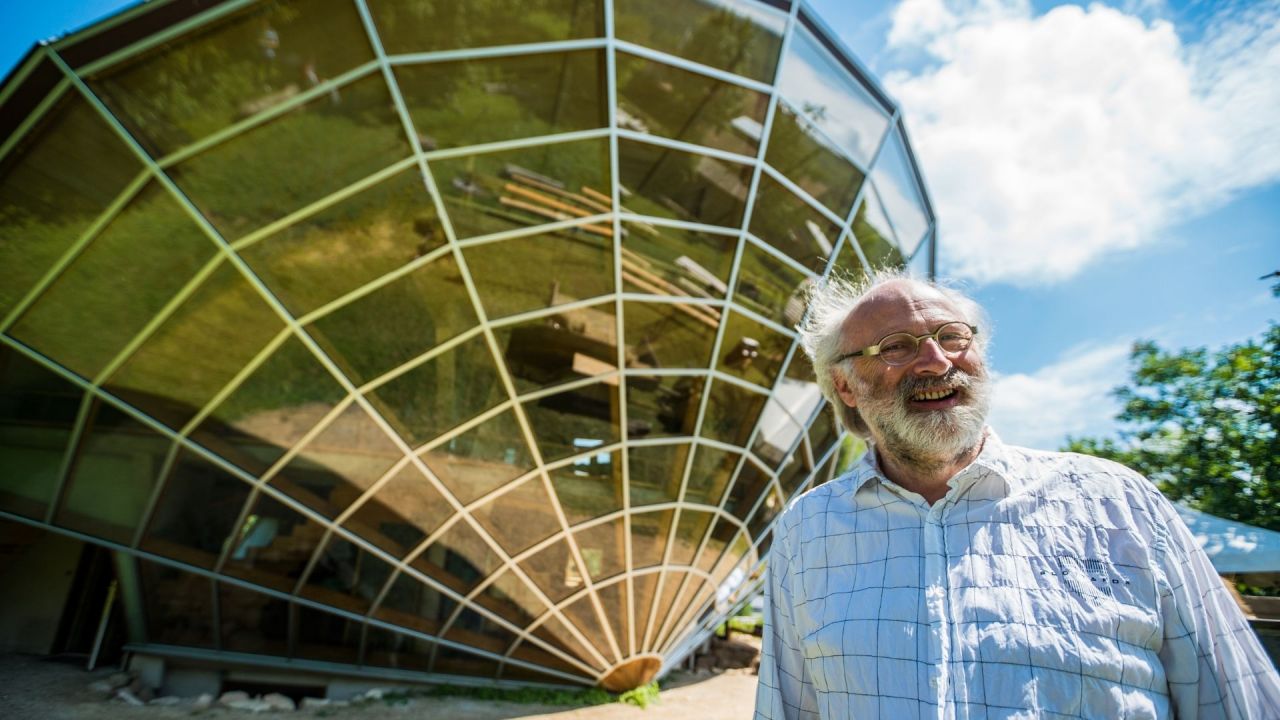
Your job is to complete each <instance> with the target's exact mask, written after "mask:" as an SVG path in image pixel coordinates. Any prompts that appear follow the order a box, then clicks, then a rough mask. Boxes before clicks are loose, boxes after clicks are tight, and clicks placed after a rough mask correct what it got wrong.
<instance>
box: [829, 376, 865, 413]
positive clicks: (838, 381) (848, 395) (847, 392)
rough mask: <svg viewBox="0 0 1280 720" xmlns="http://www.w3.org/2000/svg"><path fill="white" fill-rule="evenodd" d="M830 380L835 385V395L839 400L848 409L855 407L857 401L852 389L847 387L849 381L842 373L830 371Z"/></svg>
mask: <svg viewBox="0 0 1280 720" xmlns="http://www.w3.org/2000/svg"><path fill="white" fill-rule="evenodd" d="M831 380H832V382H833V383H834V384H835V388H836V394H837V395H839V396H840V400H841V401H842V402H843V403H844V404H845V405H848V406H849V407H857V406H858V399H857V397H855V396H854V394H853V388H852V387H850V386H849V380H848V378H846V377H845V376H844V373H842V372H840V371H839V370H836V369H835V368H832V369H831Z"/></svg>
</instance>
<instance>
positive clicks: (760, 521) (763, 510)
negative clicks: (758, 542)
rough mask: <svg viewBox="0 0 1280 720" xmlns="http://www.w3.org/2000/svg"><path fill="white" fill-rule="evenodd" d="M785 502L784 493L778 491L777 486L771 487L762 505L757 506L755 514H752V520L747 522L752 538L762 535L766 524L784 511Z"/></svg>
mask: <svg viewBox="0 0 1280 720" xmlns="http://www.w3.org/2000/svg"><path fill="white" fill-rule="evenodd" d="M785 502H786V501H785V500H783V498H782V495H781V494H779V493H778V490H777V488H769V494H768V495H766V496H765V498H764V502H763V503H761V504H760V507H758V508H756V512H755V514H754V515H752V516H751V521H750V522H748V523H747V532H749V533H750V534H751V537H752V538H758V537H760V534H761V532H763V531H764V528H765V526H766V525H768V524H769V523H770V522H771V521H772V520H773V519H774V518H775V517H777V515H778V513H779V512H782V507H783V505H784V504H785Z"/></svg>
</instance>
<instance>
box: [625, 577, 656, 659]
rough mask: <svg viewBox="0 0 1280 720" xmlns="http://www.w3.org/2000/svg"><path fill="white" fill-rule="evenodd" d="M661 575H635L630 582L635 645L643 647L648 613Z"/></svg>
mask: <svg viewBox="0 0 1280 720" xmlns="http://www.w3.org/2000/svg"><path fill="white" fill-rule="evenodd" d="M659 575H661V573H645V574H643V575H636V576H634V577H633V578H632V580H631V585H632V590H631V593H632V598H633V599H634V601H635V604H636V644H637V645H643V643H644V633H645V628H646V627H648V625H649V611H650V609H651V608H652V606H653V600H654V596H655V595H656V594H657V592H658V576H659Z"/></svg>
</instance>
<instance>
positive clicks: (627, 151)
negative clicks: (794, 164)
mask: <svg viewBox="0 0 1280 720" xmlns="http://www.w3.org/2000/svg"><path fill="white" fill-rule="evenodd" d="M618 173H619V181H620V182H621V183H622V194H623V196H624V197H625V198H626V200H625V205H624V209H625V210H628V211H630V212H634V213H639V214H641V215H655V216H657V217H665V218H674V219H676V220H686V221H689V222H698V223H702V224H704V225H722V226H724V227H732V228H736V227H739V226H741V225H742V211H743V209H744V208H745V206H746V198H747V190H748V188H749V186H750V183H751V166H750V165H741V164H738V163H734V162H729V161H728V160H721V159H719V158H713V157H710V156H708V155H695V154H693V153H688V152H685V151H683V150H673V149H671V148H667V147H662V146H660V145H650V144H648V143H642V142H637V141H635V140H626V139H619V140H618Z"/></svg>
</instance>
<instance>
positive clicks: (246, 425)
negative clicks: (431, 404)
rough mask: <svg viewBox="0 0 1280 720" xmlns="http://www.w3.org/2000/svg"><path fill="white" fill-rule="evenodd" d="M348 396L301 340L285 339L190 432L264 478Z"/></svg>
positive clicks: (213, 449) (229, 458)
mask: <svg viewBox="0 0 1280 720" xmlns="http://www.w3.org/2000/svg"><path fill="white" fill-rule="evenodd" d="M345 392H346V391H344V390H343V389H342V386H340V385H338V383H337V381H336V380H334V379H333V376H332V375H330V374H329V371H328V370H325V368H324V366H322V365H321V364H320V363H319V361H318V360H316V358H315V356H314V355H312V354H311V351H310V350H309V349H308V348H307V347H306V346H305V345H303V344H302V342H301V341H300V340H298V339H297V338H296V337H290V338H289V339H287V340H285V341H284V343H283V344H282V345H280V347H279V348H277V349H276V350H275V352H274V353H272V354H271V357H269V358H267V359H266V361H265V362H263V363H262V364H261V365H259V366H258V368H257V369H256V370H254V371H253V372H252V373H251V374H250V375H249V377H248V378H246V379H245V381H244V382H243V383H241V384H240V387H238V388H236V389H235V391H233V392H232V393H231V395H229V396H228V397H227V399H226V400H223V401H222V403H221V404H219V405H218V407H217V409H215V410H214V411H213V412H212V413H211V414H210V415H209V417H208V418H207V419H206V420H204V421H203V422H201V423H200V425H199V426H197V427H196V429H195V430H194V431H193V432H192V433H191V438H192V439H193V440H195V441H196V442H198V443H200V444H201V445H203V446H205V447H206V448H209V449H210V450H212V451H214V452H216V453H218V455H219V456H221V457H223V458H225V459H226V460H229V461H231V462H233V463H235V464H236V465H238V466H240V467H241V468H244V469H245V470H247V471H248V472H250V473H253V474H254V475H260V474H261V473H263V472H264V471H266V469H267V468H268V467H270V466H271V465H273V464H275V462H276V461H278V460H279V459H280V458H281V457H283V456H284V454H285V452H286V451H288V450H289V448H292V447H293V446H294V445H295V444H296V443H297V442H298V441H299V440H301V439H302V437H303V436H304V435H305V434H306V433H307V431H309V430H311V428H313V427H315V425H316V423H318V422H320V420H321V419H323V418H324V417H325V416H326V415H327V414H329V412H330V411H331V410H332V409H333V408H334V406H335V405H337V403H338V402H339V401H341V400H342V398H343V396H344V395H345Z"/></svg>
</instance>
